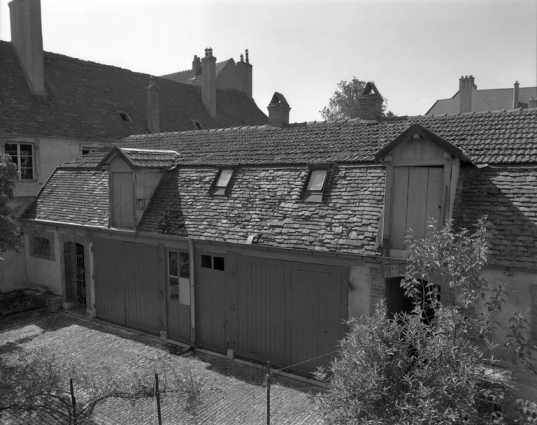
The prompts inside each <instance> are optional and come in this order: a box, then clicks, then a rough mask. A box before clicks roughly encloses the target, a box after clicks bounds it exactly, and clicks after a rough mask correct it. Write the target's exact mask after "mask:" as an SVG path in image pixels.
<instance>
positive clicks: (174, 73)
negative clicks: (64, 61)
mask: <svg viewBox="0 0 537 425" xmlns="http://www.w3.org/2000/svg"><path fill="white" fill-rule="evenodd" d="M200 59H201V58H200ZM230 60H233V58H229V59H226V60H223V61H220V62H216V63H215V66H217V65H221V64H223V63H226V62H229V61H230ZM187 72H191V73H193V72H194V71H193V70H192V68H189V69H185V70H183V71H175V72H170V73H169V74H162V75H159V77H162V78H164V77H170V76H172V75H177V74H183V73H187Z"/></svg>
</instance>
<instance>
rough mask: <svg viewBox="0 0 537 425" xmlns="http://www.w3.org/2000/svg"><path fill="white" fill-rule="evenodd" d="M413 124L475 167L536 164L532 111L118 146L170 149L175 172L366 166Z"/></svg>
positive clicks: (175, 137)
mask: <svg viewBox="0 0 537 425" xmlns="http://www.w3.org/2000/svg"><path fill="white" fill-rule="evenodd" d="M413 124H419V125H421V126H422V127H424V128H426V129H427V130H429V131H431V132H433V133H435V134H436V135H437V136H439V137H441V138H442V139H444V140H445V141H446V142H448V143H451V144H452V145H454V146H456V147H458V148H460V149H461V150H462V151H463V152H464V154H465V155H466V156H468V157H469V158H470V159H471V160H472V162H473V163H475V164H487V163H488V164H500V163H503V164H517V163H536V162H537V109H527V110H513V111H508V112H486V113H469V114H460V115H446V116H421V117H402V118H398V119H396V120H388V121H382V122H374V121H360V120H348V121H334V122H318V123H304V124H292V125H290V126H288V127H286V128H276V127H268V126H261V127H240V128H239V127H237V128H230V129H219V130H206V131H188V132H182V133H161V134H154V135H141V136H131V137H128V138H126V139H124V140H122V141H121V142H120V143H119V145H120V146H122V147H136V148H145V149H169V150H174V151H176V152H178V153H179V154H180V155H181V158H180V160H179V164H182V165H213V166H219V165H220V166H221V165H247V164H249V165H254V164H308V163H317V162H336V163H360V162H362V163H363V162H366V163H367V162H373V161H374V156H375V154H376V153H377V152H378V151H379V150H380V149H381V148H382V147H383V146H385V145H386V144H387V143H389V142H391V141H392V140H394V139H395V138H396V137H397V136H399V135H400V134H401V133H402V132H403V131H405V130H406V129H408V128H409V127H410V126H412V125H413Z"/></svg>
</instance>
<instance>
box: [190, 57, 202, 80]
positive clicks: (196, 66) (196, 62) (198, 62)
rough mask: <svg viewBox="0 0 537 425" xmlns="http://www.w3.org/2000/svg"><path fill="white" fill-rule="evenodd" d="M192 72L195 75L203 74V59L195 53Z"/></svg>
mask: <svg viewBox="0 0 537 425" xmlns="http://www.w3.org/2000/svg"><path fill="white" fill-rule="evenodd" d="M192 72H193V73H194V75H200V74H201V59H200V58H198V55H194V59H193V60H192Z"/></svg>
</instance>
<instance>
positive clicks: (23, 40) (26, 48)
mask: <svg viewBox="0 0 537 425" xmlns="http://www.w3.org/2000/svg"><path fill="white" fill-rule="evenodd" d="M9 9H10V23H11V43H12V46H13V49H14V51H15V53H16V54H17V57H18V59H19V63H20V65H21V67H22V69H23V71H24V75H25V77H26V81H27V82H28V86H29V87H30V90H31V92H32V93H34V94H37V95H46V94H47V92H46V90H45V71H44V65H43V34H42V30H41V2H40V0H13V1H12V2H11V3H9Z"/></svg>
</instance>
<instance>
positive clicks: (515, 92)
mask: <svg viewBox="0 0 537 425" xmlns="http://www.w3.org/2000/svg"><path fill="white" fill-rule="evenodd" d="M518 86H519V84H518V81H515V84H514V86H513V109H516V108H518Z"/></svg>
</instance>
